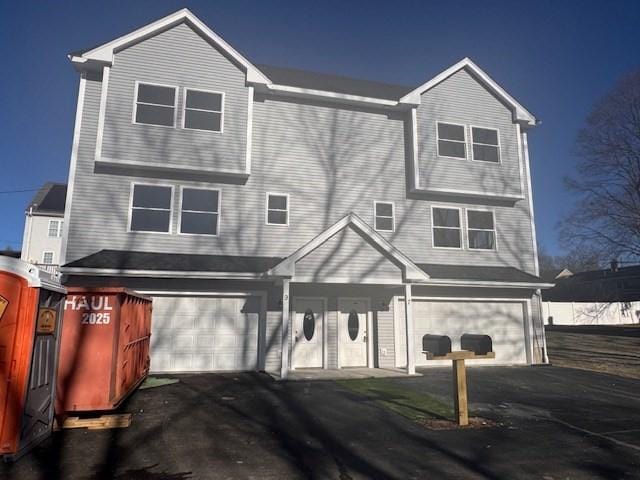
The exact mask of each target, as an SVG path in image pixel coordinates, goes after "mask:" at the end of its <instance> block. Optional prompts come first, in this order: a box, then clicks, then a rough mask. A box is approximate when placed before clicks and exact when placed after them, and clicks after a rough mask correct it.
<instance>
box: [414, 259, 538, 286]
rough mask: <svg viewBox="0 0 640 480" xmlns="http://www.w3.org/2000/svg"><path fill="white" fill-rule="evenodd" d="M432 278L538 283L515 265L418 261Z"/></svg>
mask: <svg viewBox="0 0 640 480" xmlns="http://www.w3.org/2000/svg"><path fill="white" fill-rule="evenodd" d="M417 265H418V267H420V268H421V269H422V270H424V271H425V272H426V273H427V274H428V275H429V276H430V277H431V278H433V279H434V280H477V281H487V282H522V283H540V282H541V279H540V278H539V277H536V276H535V275H531V274H529V273H526V272H523V271H522V270H518V269H517V268H515V267H484V266H475V265H442V264H435V263H418V264H417Z"/></svg>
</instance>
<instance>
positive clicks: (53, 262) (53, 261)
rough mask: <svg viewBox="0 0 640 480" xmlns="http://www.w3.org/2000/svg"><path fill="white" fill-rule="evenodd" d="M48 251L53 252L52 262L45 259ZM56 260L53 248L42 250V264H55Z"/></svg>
mask: <svg viewBox="0 0 640 480" xmlns="http://www.w3.org/2000/svg"><path fill="white" fill-rule="evenodd" d="M47 253H50V254H51V263H47V262H46V261H45V259H44V257H45V255H46V254H47ZM55 260H56V258H55V252H53V250H44V251H43V252H42V264H43V265H55Z"/></svg>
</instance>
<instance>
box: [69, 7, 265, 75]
mask: <svg viewBox="0 0 640 480" xmlns="http://www.w3.org/2000/svg"><path fill="white" fill-rule="evenodd" d="M185 20H186V21H188V22H189V23H191V24H192V25H193V26H194V27H195V28H196V29H197V30H198V31H199V32H200V33H201V34H202V35H203V36H204V37H205V38H207V39H208V40H210V41H211V42H213V43H214V44H215V45H217V46H218V47H219V48H220V49H222V50H223V51H224V52H225V53H226V54H227V55H229V57H231V58H232V59H233V60H235V61H236V62H237V63H238V64H239V65H241V66H242V67H243V68H244V69H245V70H246V72H247V82H249V83H259V84H265V85H266V84H269V83H271V81H270V80H269V79H268V78H267V76H266V75H264V74H263V73H262V72H261V71H260V70H258V68H256V67H255V66H254V65H253V64H252V63H251V62H249V61H248V60H247V59H246V58H244V57H243V56H242V55H241V54H240V53H239V52H238V51H236V50H235V49H234V48H233V47H232V46H231V45H229V44H228V43H227V42H225V41H224V40H223V39H222V38H221V37H220V36H218V35H217V34H216V33H215V32H214V31H213V30H211V29H210V28H209V27H208V26H207V25H206V24H204V23H203V22H202V21H201V20H200V19H199V18H198V17H196V16H195V15H194V14H193V13H191V11H190V10H189V9H187V8H183V9H181V10H178V11H177V12H174V13H172V14H170V15H167V16H166V17H164V18H161V19H159V20H156V21H155V22H152V23H150V24H148V25H146V26H144V27H142V28H139V29H137V30H134V31H133V32H131V33H128V34H126V35H123V36H121V37H118V38H116V39H115V40H112V41H110V42H107V43H105V44H103V45H100V46H99V47H96V48H94V49H92V50H89V51H87V52H85V53H83V54H82V55H81V57H82V58H83V59H84V60H85V61H87V60H93V61H98V62H106V63H113V55H114V53H115V52H116V51H117V50H119V49H122V48H124V47H126V46H127V45H129V44H131V43H133V42H136V41H139V40H142V39H144V38H147V37H149V36H152V35H154V34H155V33H157V32H158V31H161V30H164V29H166V28H170V27H172V26H173V25H177V24H178V23H180V22H183V21H185ZM75 58H77V57H72V58H71V61H73V62H76V60H75Z"/></svg>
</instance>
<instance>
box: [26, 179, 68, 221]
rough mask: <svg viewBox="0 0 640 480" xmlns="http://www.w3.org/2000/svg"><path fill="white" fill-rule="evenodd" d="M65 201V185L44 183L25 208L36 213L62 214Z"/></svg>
mask: <svg viewBox="0 0 640 480" xmlns="http://www.w3.org/2000/svg"><path fill="white" fill-rule="evenodd" d="M66 201H67V185H66V184H64V183H54V182H47V183H45V184H44V185H43V186H42V188H40V190H38V193H36V195H35V196H34V197H33V200H31V202H30V203H29V205H28V206H27V210H29V209H30V208H31V209H32V210H33V212H36V213H60V214H63V213H64V207H65V203H66Z"/></svg>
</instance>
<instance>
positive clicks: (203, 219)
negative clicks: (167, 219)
mask: <svg viewBox="0 0 640 480" xmlns="http://www.w3.org/2000/svg"><path fill="white" fill-rule="evenodd" d="M180 232H181V233H200V234H205V235H216V234H217V233H218V214H217V213H193V212H182V217H181V220H180Z"/></svg>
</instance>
